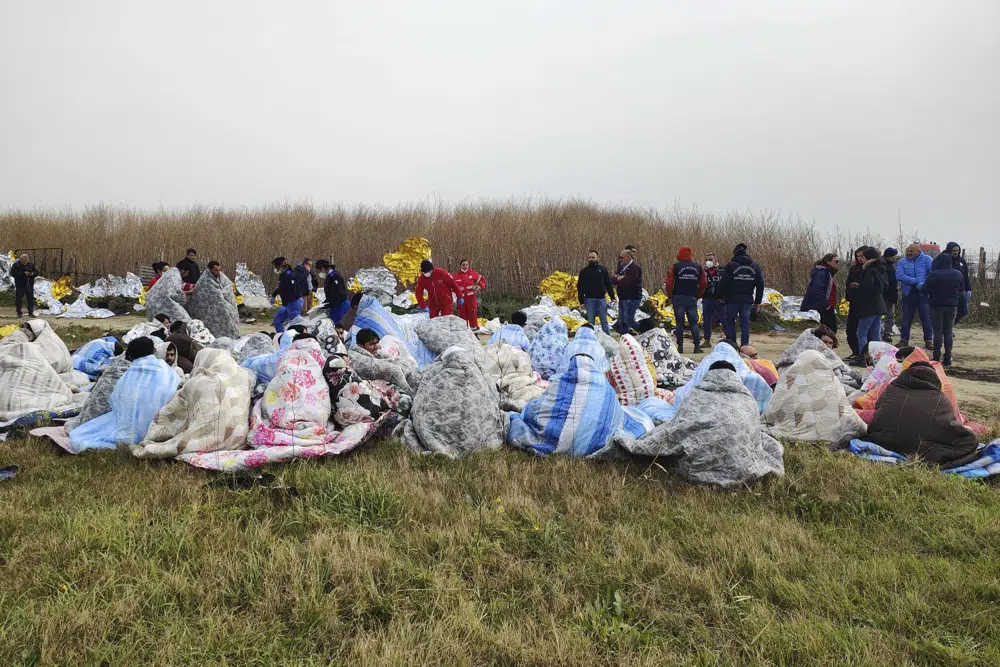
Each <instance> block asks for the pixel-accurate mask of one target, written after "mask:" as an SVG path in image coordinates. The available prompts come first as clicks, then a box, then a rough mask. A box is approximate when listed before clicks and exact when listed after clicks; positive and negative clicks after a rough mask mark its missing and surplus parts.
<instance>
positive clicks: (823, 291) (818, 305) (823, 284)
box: [799, 264, 837, 313]
mask: <svg viewBox="0 0 1000 667" xmlns="http://www.w3.org/2000/svg"><path fill="white" fill-rule="evenodd" d="M833 273H834V271H833V269H831V268H830V267H829V266H828V265H826V264H820V265H819V266H814V267H813V270H812V271H811V272H810V273H809V286H808V287H807V288H806V295H805V296H804V297H802V305H801V306H799V310H815V311H816V312H819V313H822V312H825V311H827V310H830V308H832V307H834V306H835V304H836V302H837V281H835V280H834V279H833Z"/></svg>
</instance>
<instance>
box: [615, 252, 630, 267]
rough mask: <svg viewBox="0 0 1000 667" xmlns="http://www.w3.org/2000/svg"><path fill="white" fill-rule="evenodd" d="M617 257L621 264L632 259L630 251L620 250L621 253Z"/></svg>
mask: <svg viewBox="0 0 1000 667" xmlns="http://www.w3.org/2000/svg"><path fill="white" fill-rule="evenodd" d="M618 259H620V260H621V262H622V264H628V263H629V262H631V261H632V251H631V250H622V254H621V255H619V256H618Z"/></svg>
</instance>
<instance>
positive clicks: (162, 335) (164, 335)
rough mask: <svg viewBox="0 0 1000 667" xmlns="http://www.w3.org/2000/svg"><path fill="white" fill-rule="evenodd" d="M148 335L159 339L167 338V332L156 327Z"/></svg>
mask: <svg viewBox="0 0 1000 667" xmlns="http://www.w3.org/2000/svg"><path fill="white" fill-rule="evenodd" d="M149 336H150V337H151V338H159V339H160V340H166V339H167V332H166V331H164V330H163V329H157V330H156V331H151V332H150V333H149Z"/></svg>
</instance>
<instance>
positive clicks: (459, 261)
mask: <svg viewBox="0 0 1000 667" xmlns="http://www.w3.org/2000/svg"><path fill="white" fill-rule="evenodd" d="M468 261H469V260H467V259H460V260H458V265H459V266H462V264H463V263H465V262H468Z"/></svg>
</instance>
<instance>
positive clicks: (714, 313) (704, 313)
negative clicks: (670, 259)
mask: <svg viewBox="0 0 1000 667" xmlns="http://www.w3.org/2000/svg"><path fill="white" fill-rule="evenodd" d="M704 269H705V294H704V296H702V298H701V326H702V330H703V333H704V334H705V347H712V327H714V326H715V324H716V323H718V324H722V323H723V322H724V321H725V320H726V304H725V301H724V300H723V298H722V292H721V291H720V290H719V285H720V284H721V282H722V271H721V270H720V269H719V264H718V263H717V262H716V261H715V253H714V252H706V253H705V264H704Z"/></svg>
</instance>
